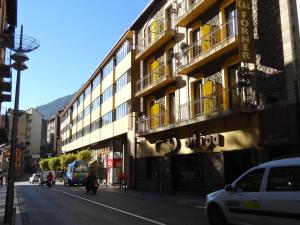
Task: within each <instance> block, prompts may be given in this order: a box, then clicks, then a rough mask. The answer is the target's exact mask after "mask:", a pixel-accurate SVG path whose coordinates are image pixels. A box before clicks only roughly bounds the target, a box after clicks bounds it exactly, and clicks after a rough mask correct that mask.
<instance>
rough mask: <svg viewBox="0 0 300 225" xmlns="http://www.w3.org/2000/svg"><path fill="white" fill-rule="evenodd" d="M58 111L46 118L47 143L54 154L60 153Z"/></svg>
mask: <svg viewBox="0 0 300 225" xmlns="http://www.w3.org/2000/svg"><path fill="white" fill-rule="evenodd" d="M61 112H62V111H58V112H57V113H56V115H54V116H52V117H51V118H50V119H48V122H47V143H48V147H49V149H50V150H51V151H52V152H53V154H54V155H60V154H61V146H60V113H61Z"/></svg>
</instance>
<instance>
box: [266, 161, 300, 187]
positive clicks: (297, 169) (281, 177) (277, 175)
mask: <svg viewBox="0 0 300 225" xmlns="http://www.w3.org/2000/svg"><path fill="white" fill-rule="evenodd" d="M267 191H300V166H286V167H275V168H271V170H270V173H269V178H268V183H267Z"/></svg>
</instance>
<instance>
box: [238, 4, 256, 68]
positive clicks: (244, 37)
mask: <svg viewBox="0 0 300 225" xmlns="http://www.w3.org/2000/svg"><path fill="white" fill-rule="evenodd" d="M236 2H237V14H238V30H239V55H240V60H241V61H242V62H245V63H254V62H255V52H254V37H253V33H254V32H253V30H254V26H253V18H252V0H237V1H236Z"/></svg>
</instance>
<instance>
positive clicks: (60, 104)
mask: <svg viewBox="0 0 300 225" xmlns="http://www.w3.org/2000/svg"><path fill="white" fill-rule="evenodd" d="M73 96H74V94H73V95H67V96H65V97H62V98H58V99H56V100H54V101H52V102H49V103H47V104H45V105H41V106H38V107H37V110H38V111H39V112H40V113H42V114H43V115H44V117H43V118H44V119H46V120H48V119H49V118H50V117H51V116H53V115H55V114H56V113H57V112H58V111H59V110H61V109H63V108H64V107H65V106H66V105H67V104H68V103H69V102H70V101H71V99H72V98H73Z"/></svg>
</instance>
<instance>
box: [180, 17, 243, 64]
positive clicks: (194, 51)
mask: <svg viewBox="0 0 300 225" xmlns="http://www.w3.org/2000/svg"><path fill="white" fill-rule="evenodd" d="M210 30H211V31H210V32H209V33H208V34H206V35H205V36H203V37H201V38H200V40H198V41H196V42H194V43H193V44H192V45H191V46H188V47H187V48H185V49H184V50H182V52H181V53H179V55H178V58H177V61H178V65H179V69H180V68H181V67H183V66H186V65H188V64H189V63H191V62H192V61H193V60H195V59H196V58H198V57H199V56H201V55H202V54H203V53H205V52H207V51H208V50H210V49H212V48H214V47H216V46H217V45H219V44H221V43H223V42H224V41H226V40H228V39H230V38H231V37H234V36H236V35H237V33H238V32H237V20H236V18H232V19H229V20H227V21H226V23H224V24H222V25H210Z"/></svg>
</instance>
